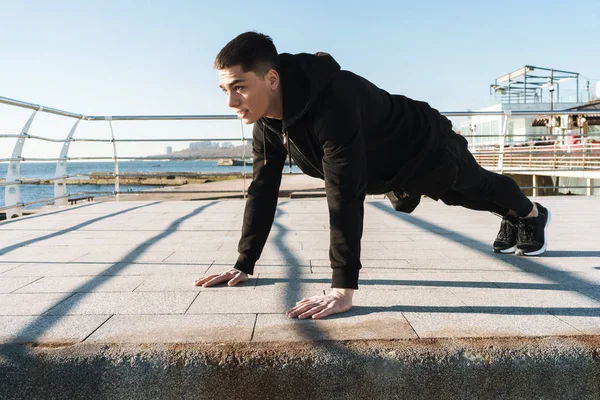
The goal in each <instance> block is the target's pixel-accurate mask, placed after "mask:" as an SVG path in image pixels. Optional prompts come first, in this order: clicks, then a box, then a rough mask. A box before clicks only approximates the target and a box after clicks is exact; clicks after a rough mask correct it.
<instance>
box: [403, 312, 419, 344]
mask: <svg viewBox="0 0 600 400" xmlns="http://www.w3.org/2000/svg"><path fill="white" fill-rule="evenodd" d="M401 314H402V317H403V318H404V320H405V321H406V323H407V324H408V326H410V329H412V330H413V332H414V334H415V335H416V336H417V340H420V339H421V336H419V334H418V333H417V330H416V329H415V327H414V326H413V325H412V324H411V323H410V321H409V320H408V318H406V315H404V313H403V312H402V313H401Z"/></svg>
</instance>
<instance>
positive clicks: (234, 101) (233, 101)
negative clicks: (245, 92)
mask: <svg viewBox="0 0 600 400" xmlns="http://www.w3.org/2000/svg"><path fill="white" fill-rule="evenodd" d="M239 104H240V100H239V99H238V97H237V93H235V92H232V93H229V95H228V96H227V105H228V106H229V107H231V108H235V107H237V106H238V105H239Z"/></svg>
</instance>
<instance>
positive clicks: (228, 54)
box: [214, 32, 279, 77]
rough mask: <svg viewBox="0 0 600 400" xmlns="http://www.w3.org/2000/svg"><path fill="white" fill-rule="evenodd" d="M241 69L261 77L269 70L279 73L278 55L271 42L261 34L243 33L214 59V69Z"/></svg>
mask: <svg viewBox="0 0 600 400" xmlns="http://www.w3.org/2000/svg"><path fill="white" fill-rule="evenodd" d="M235 65H239V66H241V67H242V71H244V72H250V71H252V72H254V73H255V74H256V75H258V76H260V77H263V76H264V75H265V74H266V73H267V72H269V70H271V69H274V70H275V71H279V55H278V54H277V49H276V48H275V45H274V44H273V40H272V39H271V38H270V37H269V36H267V35H263V34H262V33H258V32H245V33H242V34H241V35H239V36H237V37H236V38H235V39H233V40H232V41H230V42H229V43H227V45H225V47H223V48H222V49H221V51H220V52H219V54H217V57H216V58H215V63H214V67H215V68H216V69H225V68H231V67H233V66H235Z"/></svg>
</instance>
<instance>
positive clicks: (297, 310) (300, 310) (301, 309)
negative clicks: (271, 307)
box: [287, 303, 316, 318]
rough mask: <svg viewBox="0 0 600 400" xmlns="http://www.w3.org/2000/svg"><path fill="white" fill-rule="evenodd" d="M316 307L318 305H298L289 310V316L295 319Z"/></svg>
mask: <svg viewBox="0 0 600 400" xmlns="http://www.w3.org/2000/svg"><path fill="white" fill-rule="evenodd" d="M314 306H316V304H311V303H308V304H301V305H298V306H296V307H293V308H292V309H290V310H288V312H287V314H288V316H289V317H291V318H295V317H296V316H298V315H300V314H301V313H303V312H304V311H306V310H308V309H309V308H311V307H314Z"/></svg>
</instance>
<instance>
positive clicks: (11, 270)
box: [0, 263, 25, 275]
mask: <svg viewBox="0 0 600 400" xmlns="http://www.w3.org/2000/svg"><path fill="white" fill-rule="evenodd" d="M10 264H12V263H10ZM22 265H25V264H19V265H17V266H16V267H12V268H10V269H7V270H6V271H4V272H2V273H0V275H2V274H5V273H7V272H8V271H12V270H13V269H16V268H19V267H20V266H22Z"/></svg>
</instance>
